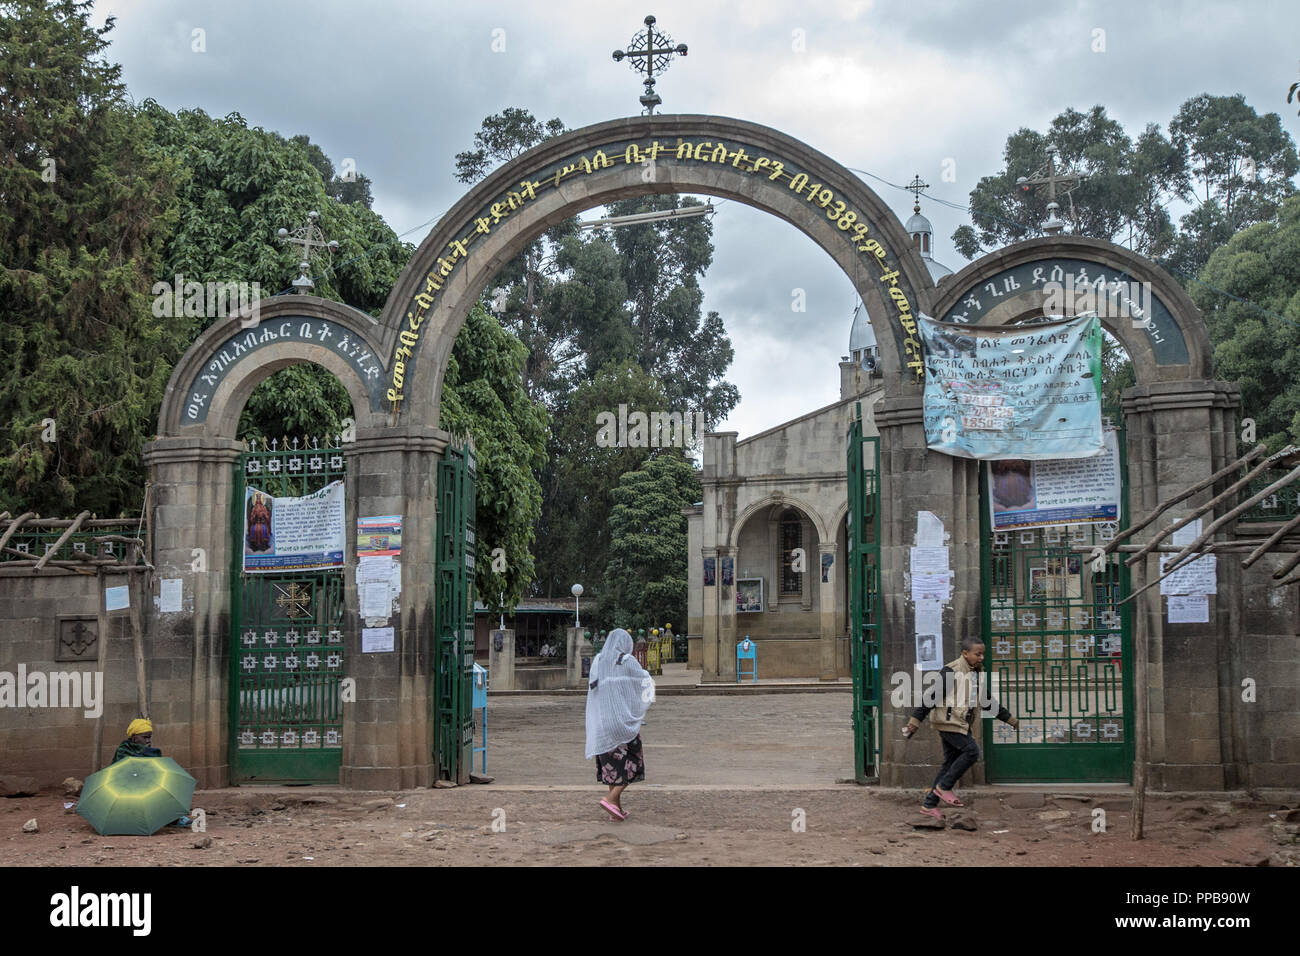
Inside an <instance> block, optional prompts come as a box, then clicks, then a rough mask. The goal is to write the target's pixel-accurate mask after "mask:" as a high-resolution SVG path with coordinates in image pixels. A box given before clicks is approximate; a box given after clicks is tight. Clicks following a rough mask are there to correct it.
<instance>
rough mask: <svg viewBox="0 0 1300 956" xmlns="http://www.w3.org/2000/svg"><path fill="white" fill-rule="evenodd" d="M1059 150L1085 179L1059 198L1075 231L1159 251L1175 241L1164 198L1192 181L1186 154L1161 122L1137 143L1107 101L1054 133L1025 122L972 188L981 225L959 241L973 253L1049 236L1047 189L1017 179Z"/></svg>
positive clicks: (1059, 120) (964, 230)
mask: <svg viewBox="0 0 1300 956" xmlns="http://www.w3.org/2000/svg"><path fill="white" fill-rule="evenodd" d="M1049 149H1055V150H1056V154H1057V162H1058V166H1057V171H1058V172H1061V171H1062V170H1064V169H1070V170H1073V171H1074V172H1077V173H1080V174H1081V175H1082V176H1083V177H1084V178H1083V179H1082V181H1081V182H1080V183H1079V184H1078V185H1077V186H1076V187H1074V188H1073V189H1072V190H1071V192H1070V194H1069V196H1068V197H1061V198H1058V202H1059V203H1060V206H1061V212H1060V215H1061V217H1062V218H1063V219H1064V220H1065V221H1066V222H1067V224H1068V225H1069V227H1070V231H1071V232H1072V233H1074V234H1075V235H1081V236H1091V237H1093V238H1096V239H1107V240H1115V239H1118V238H1127V237H1128V236H1129V234H1130V233H1132V237H1133V240H1134V243H1135V248H1137V249H1139V251H1143V252H1146V253H1147V254H1151V253H1152V252H1154V251H1156V250H1157V249H1158V248H1159V246H1160V244H1161V242H1162V241H1163V242H1166V243H1167V242H1168V241H1169V237H1168V228H1167V226H1168V213H1166V212H1165V211H1164V209H1163V203H1164V202H1166V201H1167V200H1168V198H1169V197H1170V196H1172V195H1175V194H1176V193H1177V192H1178V190H1179V189H1180V188H1181V187H1182V185H1183V183H1184V182H1185V178H1186V176H1185V172H1184V168H1183V162H1182V154H1181V153H1179V152H1178V151H1176V150H1174V149H1173V148H1172V147H1171V144H1170V142H1169V140H1168V139H1166V138H1165V137H1164V136H1163V135H1162V134H1161V133H1160V128H1159V127H1158V126H1155V125H1148V126H1147V128H1146V129H1145V130H1144V131H1143V133H1142V135H1141V136H1140V137H1139V138H1138V141H1137V143H1136V144H1134V143H1133V141H1132V140H1131V139H1130V138H1129V137H1128V135H1127V134H1126V133H1125V132H1124V128H1123V126H1121V125H1120V123H1118V122H1117V121H1115V120H1113V119H1111V118H1110V117H1109V116H1107V114H1106V110H1105V108H1104V107H1102V106H1094V107H1093V108H1092V109H1091V110H1090V111H1088V112H1087V113H1080V112H1078V111H1077V110H1074V109H1067V110H1065V111H1064V112H1063V113H1061V114H1060V115H1059V116H1057V117H1056V118H1055V119H1054V120H1052V123H1051V126H1050V127H1049V129H1048V131H1047V132H1046V133H1039V132H1036V131H1035V130H1031V129H1026V128H1022V129H1020V130H1018V131H1017V132H1015V133H1013V134H1011V135H1010V136H1009V137H1007V143H1006V148H1005V150H1004V152H1003V157H1004V160H1005V166H1004V168H1003V169H1002V170H1001V171H1000V172H998V173H997V174H995V175H993V176H985V177H983V178H982V179H980V181H979V183H978V185H976V187H975V189H973V190H972V191H971V194H970V199H971V219H972V221H973V222H974V224H975V228H971V227H970V226H961V227H959V228H958V229H957V231H956V232H954V233H953V237H952V238H953V242H954V244H955V245H956V247H957V251H958V252H960V253H961V254H962V255H963V256H966V258H968V259H970V258H974V257H975V256H976V255H977V254H979V253H980V252H982V251H984V250H987V249H992V248H996V247H997V246H1000V245H1005V244H1008V243H1012V242H1018V241H1020V240H1022V239H1031V238H1033V237H1035V236H1041V235H1043V231H1042V223H1043V221H1044V220H1045V219H1046V218H1047V203H1048V199H1047V194H1046V190H1045V189H1044V188H1043V187H1037V186H1035V187H1026V186H1021V185H1019V184H1017V182H1016V180H1017V179H1019V178H1021V177H1024V178H1031V177H1033V176H1034V174H1035V173H1036V172H1037V171H1038V170H1039V168H1040V167H1041V166H1042V165H1043V164H1044V163H1045V162H1046V161H1047V153H1048V150H1049ZM1058 196H1059V194H1058Z"/></svg>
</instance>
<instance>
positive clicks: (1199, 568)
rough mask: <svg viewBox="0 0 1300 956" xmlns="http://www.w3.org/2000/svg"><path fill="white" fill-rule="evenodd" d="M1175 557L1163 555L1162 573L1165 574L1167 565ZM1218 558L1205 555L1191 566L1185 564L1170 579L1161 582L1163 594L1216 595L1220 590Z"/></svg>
mask: <svg viewBox="0 0 1300 956" xmlns="http://www.w3.org/2000/svg"><path fill="white" fill-rule="evenodd" d="M1174 557H1175V556H1174V555H1172V554H1167V555H1161V557H1160V573H1161V574H1164V573H1165V571H1166V570H1167V565H1168V564H1169V562H1170V561H1171V560H1173V558H1174ZM1216 560H1217V559H1216V557H1215V555H1213V554H1204V555H1201V557H1199V558H1197V559H1196V560H1195V561H1193V562H1191V563H1190V564H1184V565H1183V566H1182V567H1180V568H1179V569H1178V570H1177V571H1175V572H1174V573H1173V574H1171V575H1169V577H1167V578H1165V579H1164V580H1163V581H1161V582H1160V593H1161V594H1214V593H1215V592H1216V591H1217V590H1218V583H1217V582H1218V577H1217V574H1216V571H1217V569H1218V566H1217V564H1216Z"/></svg>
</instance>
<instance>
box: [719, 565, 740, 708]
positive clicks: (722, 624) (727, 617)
mask: <svg viewBox="0 0 1300 956" xmlns="http://www.w3.org/2000/svg"><path fill="white" fill-rule="evenodd" d="M724 557H726V558H731V559H732V563H733V565H734V564H735V549H734V548H718V587H717V592H718V680H719V681H722V682H724V683H732V682H734V681H735V680H736V643H737V642H738V641H739V640H740V638H739V637H737V636H736V581H735V574H734V572H733V574H732V581H731V584H730V586H728V587H724V586H723V584H722V559H723V558H724Z"/></svg>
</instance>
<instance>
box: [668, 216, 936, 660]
mask: <svg viewBox="0 0 1300 956" xmlns="http://www.w3.org/2000/svg"><path fill="white" fill-rule="evenodd" d="M904 228H905V229H906V230H907V232H908V234H909V235H910V236H911V239H912V245H913V248H914V249H916V251H917V252H918V253H920V256H921V259H922V260H923V261H924V263H925V265H926V268H927V269H928V270H929V272H930V275H931V277H932V278H933V279H934V281H935V282H936V283H937V282H939V281H940V280H942V279H943V278H944V277H946V276H949V275H952V271H951V270H950V269H948V268H947V267H946V266H944V265H942V264H941V263H939V262H937V261H935V259H934V257H933V255H932V246H933V228H932V226H931V225H930V221H929V220H928V219H927V218H926V217H925V216H923V215H921V210H920V207H919V205H918V206H913V210H912V217H911V218H910V219H908V221H907V223H906V224H905V226H904ZM839 373H840V397H839V399H838V400H837V401H835V402H833V403H832V404H830V405H826V406H824V407H822V408H818V409H815V410H813V411H811V412H808V413H807V414H805V415H801V416H799V417H798V418H794V419H791V420H790V421H788V422H783V423H782V424H780V425H777V426H776V427H774V428H769V429H767V430H766V431H763V432H760V433H759V434H757V435H751V436H750V437H748V438H745V439H740V438H739V433H738V432H713V433H710V434H709V435H707V436H706V437H705V440H704V444H703V457H704V460H703V474H702V476H701V477H702V484H703V491H704V497H703V500H702V501H701V502H699V503H698V504H696V505H695V506H694V507H692V508H689V509H687V510H686V514H687V518H688V535H689V539H688V548H689V555H690V558H689V566H688V580H689V582H690V596H689V603H688V616H689V626H690V634H691V637H692V640H691V666H692V667H700V668H702V669H703V672H704V673H703V678H702V679H703V680H704V681H706V682H709V681H731V680H734V679H735V653H734V648H735V645H736V644H737V643H738V642H739V641H741V640H744V639H745V638H747V637H748V638H750V639H751V640H753V641H754V642H755V643H756V644H757V646H758V652H757V654H758V656H757V660H758V672H759V676H760V677H764V678H768V677H806V678H810V679H820V680H835V679H837V678H847V677H849V660H850V659H849V628H848V588H847V578H846V574H845V565H844V556H845V532H846V515H847V512H848V485H847V479H846V476H845V466H844V456H845V434H846V433H847V431H848V427H849V423H850V422H851V421H853V418H854V415H855V414H856V412H855V407H856V406H858V405H860V406H861V409H862V421H863V431H864V434H866V435H870V436H874V435H877V434H878V432H877V431H876V428H875V425H874V422H873V418H874V411H873V406H874V404H875V402H876V401H877V400H878V399H880V398H881V397H883V395H884V385H883V383H882V381H881V378H880V375H879V374H878V356H877V346H876V337H875V333H874V332H873V331H872V328H871V323H870V321H869V319H868V317H867V312H866V310H865V309H863V308H862V307H861V306H860V305H859V307H858V309H857V310H856V311H855V313H854V317H853V325H852V328H851V329H850V332H849V354H848V355H847V356H845V357H844V359H843V360H841V361H840V363H839ZM710 564H711V568H712V569H711V571H710V574H709V575H708V580H712V581H713V582H714V583H712V584H708V583H706V574H705V569H706V566H709V565H710ZM799 568H803V570H799ZM755 595H757V596H758V597H759V600H758V601H755V600H754V597H755Z"/></svg>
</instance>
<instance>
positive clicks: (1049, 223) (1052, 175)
mask: <svg viewBox="0 0 1300 956" xmlns="http://www.w3.org/2000/svg"><path fill="white" fill-rule="evenodd" d="M1083 178H1084V177H1083V176H1081V175H1079V174H1078V173H1072V172H1068V171H1067V172H1063V173H1060V174H1059V175H1058V174H1057V172H1056V149H1055V148H1049V149H1048V150H1047V163H1046V165H1044V166H1040V167H1039V169H1038V172H1036V173H1034V175H1033V176H1031V177H1026V176H1021V177H1020V178H1019V179H1017V180H1016V185H1017V186H1019V187H1020V188H1021V189H1022V190H1023V191H1025V192H1028V191H1029V187H1030V186H1046V187H1047V218H1046V219H1045V220H1044V221H1043V232H1045V233H1047V234H1048V235H1049V236H1056V235H1060V233H1061V231H1062V230H1063V229H1064V228H1065V223H1064V222H1062V221H1061V218H1060V217H1059V216H1058V215H1057V212H1058V211H1059V210H1060V208H1061V206H1060V204H1059V203H1058V202H1057V201H1056V184H1057V183H1073V184H1074V186H1071V187H1070V188H1069V189H1067V190H1066V191H1065V195H1066V196H1069V195H1070V193H1071V192H1073V191H1074V187H1075V186H1077V185H1079V183H1080V182H1081V181H1082V180H1083ZM1070 212H1071V214H1073V213H1074V200H1073V199H1071V200H1070Z"/></svg>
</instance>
